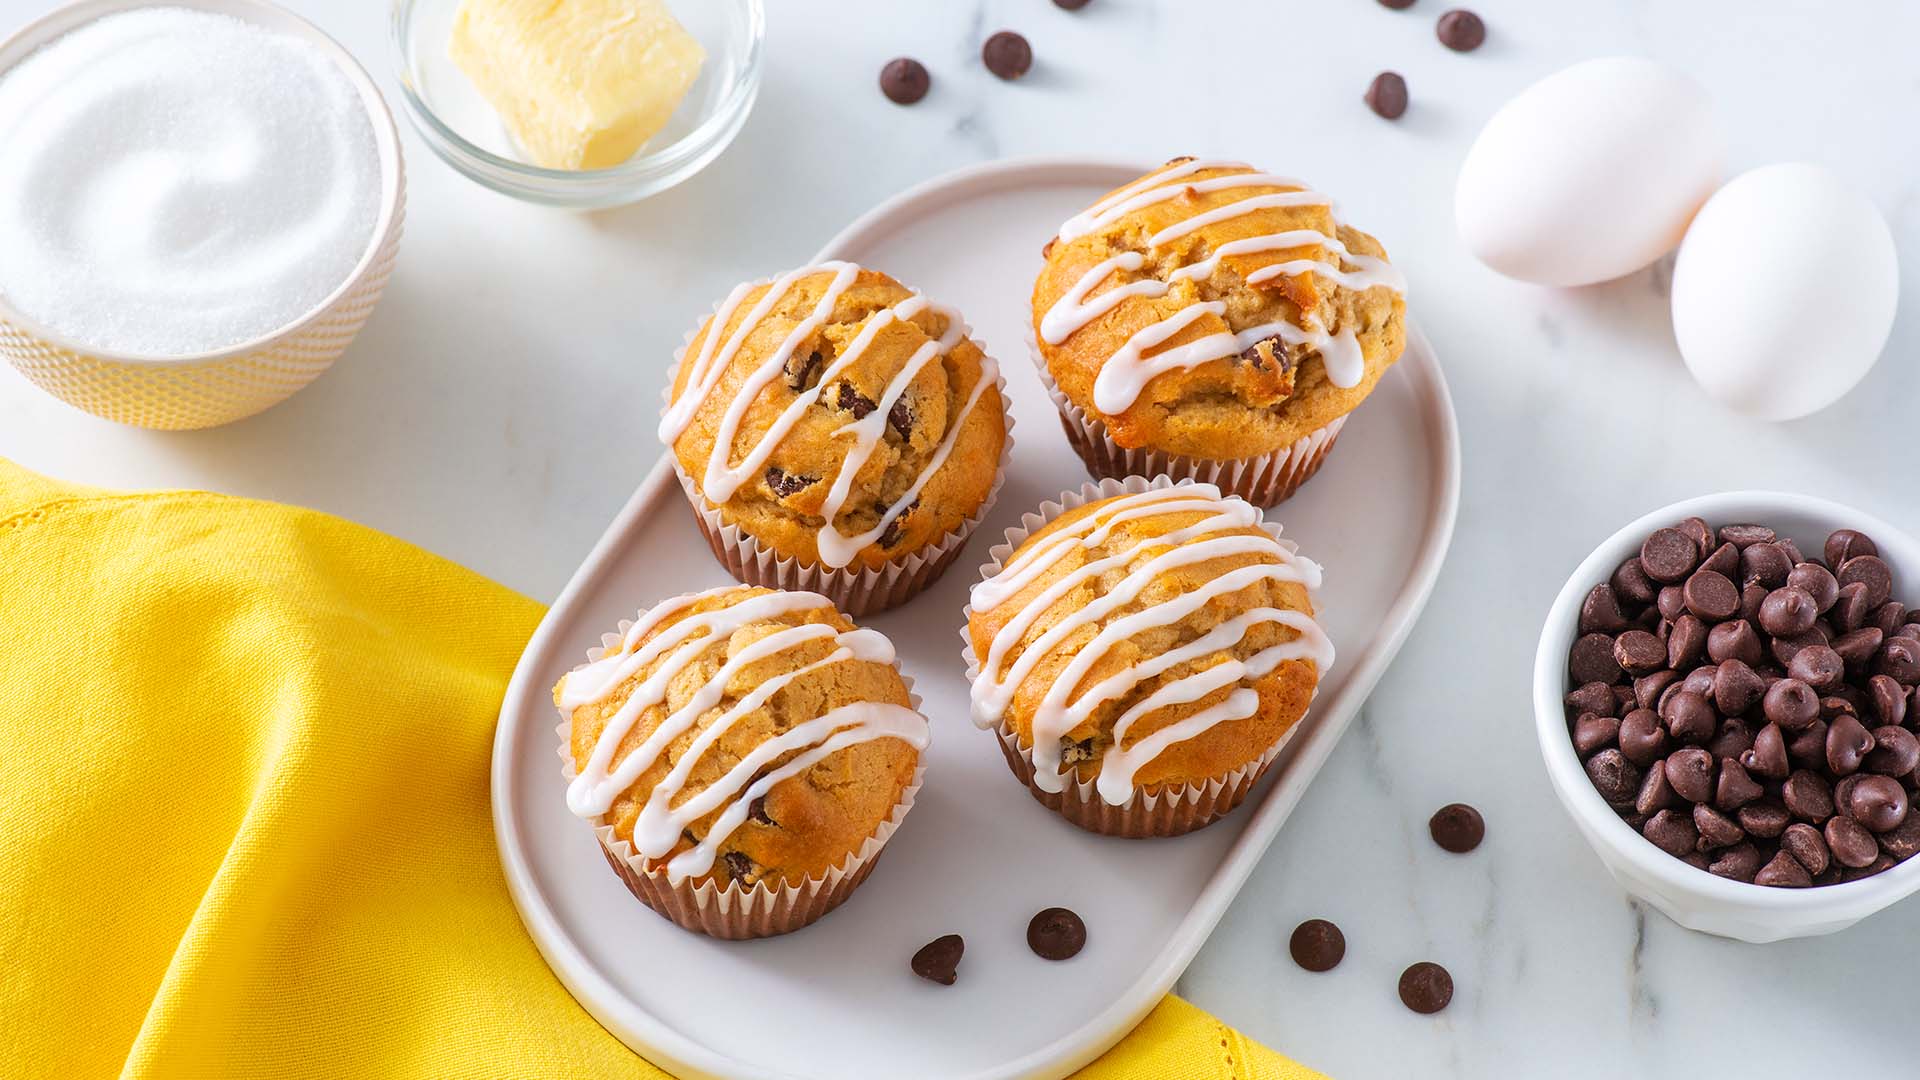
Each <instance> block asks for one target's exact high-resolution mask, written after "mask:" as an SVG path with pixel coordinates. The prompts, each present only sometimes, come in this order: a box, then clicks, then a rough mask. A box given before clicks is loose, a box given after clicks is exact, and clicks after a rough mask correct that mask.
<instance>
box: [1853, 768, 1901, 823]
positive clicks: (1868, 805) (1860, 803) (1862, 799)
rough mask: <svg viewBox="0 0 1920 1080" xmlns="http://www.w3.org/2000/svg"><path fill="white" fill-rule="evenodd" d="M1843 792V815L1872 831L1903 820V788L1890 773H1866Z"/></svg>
mask: <svg viewBox="0 0 1920 1080" xmlns="http://www.w3.org/2000/svg"><path fill="white" fill-rule="evenodd" d="M1854 779H1856V780H1857V782H1856V783H1855V784H1854V785H1853V787H1852V788H1851V789H1850V790H1849V791H1848V792H1847V804H1846V811H1847V816H1848V817H1851V818H1853V820H1855V821H1857V822H1859V823H1860V824H1862V825H1865V826H1866V827H1867V828H1869V829H1871V830H1873V831H1874V832H1877V833H1879V832H1890V831H1892V830H1894V829H1897V828H1899V827H1900V826H1901V825H1903V824H1905V823H1906V820H1907V789H1906V788H1903V787H1901V786H1900V781H1898V780H1895V779H1893V778H1892V777H1890V776H1877V775H1873V774H1866V775H1863V776H1859V777H1856V778H1854Z"/></svg>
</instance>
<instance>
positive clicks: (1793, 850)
mask: <svg viewBox="0 0 1920 1080" xmlns="http://www.w3.org/2000/svg"><path fill="white" fill-rule="evenodd" d="M1780 850H1781V851H1783V852H1786V853H1787V854H1789V855H1791V856H1793V858H1794V861H1795V862H1798V863H1799V864H1800V865H1801V866H1803V867H1805V868H1806V871H1807V873H1809V874H1823V873H1825V872H1826V870H1827V863H1828V862H1829V861H1830V859H1831V855H1830V853H1829V852H1828V851H1827V838H1826V837H1824V836H1821V835H1820V830H1819V829H1816V828H1814V827H1813V826H1811V825H1808V824H1805V823H1803V822H1797V821H1796V822H1794V823H1793V824H1792V825H1789V826H1787V829H1786V831H1785V832H1783V833H1781V834H1780Z"/></svg>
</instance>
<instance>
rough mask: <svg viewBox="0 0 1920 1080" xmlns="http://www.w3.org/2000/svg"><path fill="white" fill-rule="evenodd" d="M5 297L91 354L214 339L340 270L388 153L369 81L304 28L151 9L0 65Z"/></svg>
mask: <svg viewBox="0 0 1920 1080" xmlns="http://www.w3.org/2000/svg"><path fill="white" fill-rule="evenodd" d="M0 147H4V148H5V149H4V152H0V295H4V296H5V297H6V299H7V301H8V302H9V303H10V304H12V305H13V307H14V308H16V309H17V310H18V311H19V312H20V313H21V314H23V315H25V316H26V317H27V318H28V319H29V320H31V321H33V322H37V323H38V324H40V325H41V326H43V327H45V328H46V329H48V330H52V331H54V332H56V333H58V334H61V335H64V336H66V337H69V338H71V339H73V340H74V341H76V342H77V343H80V344H82V345H85V346H87V347H89V348H93V349H97V350H102V351H109V352H119V353H133V354H138V355H142V356H179V355H185V354H191V353H199V352H206V351H209V350H214V349H221V348H225V347H227V346H231V345H237V344H240V343H242V342H245V341H248V340H251V339H253V338H257V337H260V336H261V335H264V334H267V333H270V332H272V331H274V330H277V329H279V328H281V327H283V326H285V325H287V324H288V323H290V322H293V321H294V320H296V319H298V318H299V317H301V316H302V315H305V314H306V313H308V312H309V311H311V310H313V309H314V308H315V307H316V306H318V305H319V304H320V302H321V301H323V300H325V299H326V298H327V296H328V295H329V294H330V293H332V292H333V291H334V290H335V289H336V288H338V287H339V286H340V285H341V284H342V283H343V282H345V281H346V279H347V277H348V276H349V274H350V273H351V272H352V270H353V268H354V266H355V265H356V264H357V263H358V262H359V261H360V259H361V257H362V256H363V255H364V254H365V253H366V251H367V249H368V247H369V245H370V244H371V241H372V233H373V226H374V220H375V218H376V217H377V215H378V213H379V208H380V193H381V181H380V160H379V156H378V152H377V150H376V149H375V144H374V136H373V126H372V122H371V120H370V119H369V117H368V113H367V110H366V106H365V105H364V104H363V102H362V100H361V98H360V95H359V93H358V91H356V90H355V88H354V85H353V83H352V82H350V81H349V80H348V79H347V77H346V75H345V74H343V73H342V72H341V70H340V69H339V67H338V66H337V65H336V64H335V63H334V61H333V60H332V59H330V58H329V57H328V56H327V54H325V53H323V52H322V51H321V50H320V49H319V48H317V47H315V46H314V45H312V44H309V43H308V42H305V41H301V40H299V39H297V38H294V37H291V36H288V35H285V34H280V33H276V32H274V31H271V30H266V29H262V28H260V27H257V26H254V25H251V24H249V23H246V22H243V21H241V20H239V19H235V18H232V17H229V16H224V15H214V14H209V13H206V12H199V11H190V10H187V9H185V8H151V9H145V10H140V11H133V12H128V13H124V14H117V15H109V16H106V17H103V18H101V19H98V20H96V21H94V22H91V23H88V24H86V25H84V26H81V27H79V28H77V29H75V30H73V31H72V32H70V33H68V34H66V35H65V36H63V37H61V38H59V39H57V40H55V41H53V42H51V43H50V44H48V45H46V46H45V47H43V48H41V49H39V50H37V51H36V52H34V53H33V54H31V55H29V56H28V57H27V58H26V59H25V60H23V61H22V62H21V63H20V64H18V65H17V66H15V67H14V68H12V69H10V70H8V71H6V72H0Z"/></svg>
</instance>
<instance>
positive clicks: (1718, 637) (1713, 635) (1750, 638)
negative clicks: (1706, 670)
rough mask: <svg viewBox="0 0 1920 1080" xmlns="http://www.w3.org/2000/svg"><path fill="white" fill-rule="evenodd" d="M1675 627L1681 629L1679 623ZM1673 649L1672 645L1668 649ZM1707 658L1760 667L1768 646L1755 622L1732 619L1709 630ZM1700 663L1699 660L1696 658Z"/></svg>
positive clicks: (1719, 662) (1718, 662)
mask: <svg viewBox="0 0 1920 1080" xmlns="http://www.w3.org/2000/svg"><path fill="white" fill-rule="evenodd" d="M1675 629H1676V630H1677V629H1679V627H1678V624H1676V625H1675ZM1668 651H1669V652H1671V651H1672V649H1671V646H1669V649H1668ZM1706 652H1707V658H1708V659H1710V660H1712V661H1713V662H1714V663H1716V664H1724V663H1726V662H1727V661H1729V660H1738V661H1740V662H1742V663H1744V664H1746V665H1747V666H1748V667H1759V666H1760V663H1761V661H1762V660H1764V659H1765V657H1766V646H1764V645H1762V644H1761V643H1760V635H1759V634H1758V633H1756V632H1755V631H1754V629H1753V624H1752V623H1750V622H1748V621H1746V620H1745V619H1730V620H1728V621H1726V622H1723V623H1717V624H1715V626H1714V628H1713V629H1712V630H1709V631H1708V632H1707V649H1706ZM1695 662H1696V663H1698V660H1697V659H1696V660H1695Z"/></svg>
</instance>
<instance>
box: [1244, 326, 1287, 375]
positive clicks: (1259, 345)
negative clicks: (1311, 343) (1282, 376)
mask: <svg viewBox="0 0 1920 1080" xmlns="http://www.w3.org/2000/svg"><path fill="white" fill-rule="evenodd" d="M1233 360H1234V361H1235V362H1236V363H1245V364H1249V365H1251V366H1252V367H1253V369H1254V370H1255V371H1266V370H1268V369H1269V368H1272V369H1273V370H1275V371H1289V370H1292V368H1293V361H1292V360H1290V359H1288V357H1287V341H1286V339H1285V338H1283V337H1281V336H1280V335H1278V334H1275V335H1273V336H1272V337H1263V338H1261V339H1260V340H1259V341H1256V342H1254V343H1253V344H1251V345H1249V346H1247V347H1246V348H1244V349H1241V350H1240V352H1239V355H1237V356H1235V357H1233Z"/></svg>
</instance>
